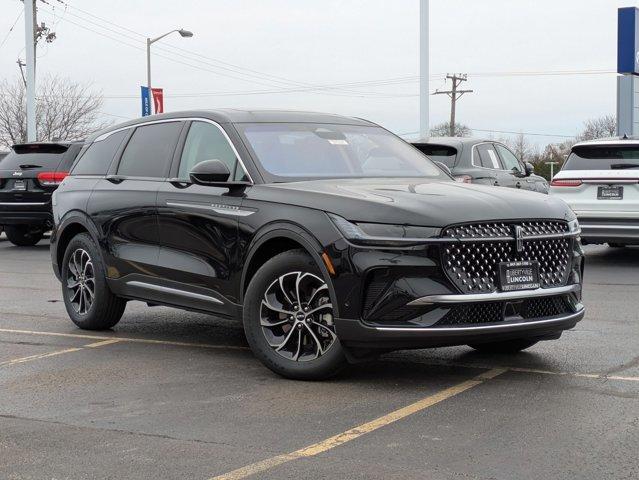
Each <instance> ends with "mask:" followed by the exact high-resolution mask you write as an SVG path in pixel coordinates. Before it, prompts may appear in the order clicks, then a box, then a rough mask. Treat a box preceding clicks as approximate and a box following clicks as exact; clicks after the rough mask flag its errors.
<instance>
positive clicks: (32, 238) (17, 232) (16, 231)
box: [5, 225, 44, 247]
mask: <svg viewBox="0 0 639 480" xmlns="http://www.w3.org/2000/svg"><path fill="white" fill-rule="evenodd" d="M5 233H6V234H7V238H8V239H9V241H10V242H11V243H13V244H14V245H15V246H17V247H33V246H34V245H35V244H36V243H38V242H39V241H40V240H42V236H43V235H44V230H40V229H38V228H34V227H31V226H28V225H11V226H7V227H5Z"/></svg>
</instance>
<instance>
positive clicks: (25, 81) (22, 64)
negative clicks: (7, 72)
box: [16, 58, 27, 88]
mask: <svg viewBox="0 0 639 480" xmlns="http://www.w3.org/2000/svg"><path fill="white" fill-rule="evenodd" d="M16 63H17V64H18V68H19V69H20V75H22V83H23V84H24V88H27V79H26V78H25V77H24V67H26V66H27V64H26V63H24V62H23V61H22V60H21V59H19V58H18V61H17V62H16Z"/></svg>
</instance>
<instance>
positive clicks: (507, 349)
mask: <svg viewBox="0 0 639 480" xmlns="http://www.w3.org/2000/svg"><path fill="white" fill-rule="evenodd" d="M537 342H538V340H529V339H526V338H519V339H515V340H506V341H503V342H489V343H473V344H470V345H468V346H469V347H471V348H474V349H475V350H477V351H479V352H483V353H517V352H521V351H522V350H526V349H527V348H530V347H532V346H533V345H534V344H536V343H537Z"/></svg>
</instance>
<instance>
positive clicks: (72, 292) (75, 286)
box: [66, 248, 95, 315]
mask: <svg viewBox="0 0 639 480" xmlns="http://www.w3.org/2000/svg"><path fill="white" fill-rule="evenodd" d="M68 266H69V270H68V273H67V279H66V287H67V295H68V296H69V302H70V303H71V306H72V307H73V309H74V310H75V311H76V312H77V313H79V314H80V315H85V314H86V313H87V312H88V311H89V310H90V309H91V305H93V300H94V298H95V273H94V271H93V262H92V261H91V256H90V255H89V253H88V252H87V251H86V250H84V249H82V248H78V249H76V250H75V251H74V252H73V253H72V254H71V256H70V257H69V264H68Z"/></svg>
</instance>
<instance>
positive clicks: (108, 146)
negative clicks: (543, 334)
mask: <svg viewBox="0 0 639 480" xmlns="http://www.w3.org/2000/svg"><path fill="white" fill-rule="evenodd" d="M128 134H129V130H122V131H120V132H116V133H112V134H111V135H109V136H108V137H107V138H105V139H104V140H100V141H99V142H93V143H92V144H91V145H90V146H89V148H87V149H86V150H85V151H84V153H83V154H82V156H81V157H80V159H79V160H78V163H77V164H76V166H75V167H74V168H73V171H72V172H71V173H72V175H106V173H107V172H108V170H109V166H110V165H111V162H112V161H113V157H115V154H116V153H117V151H118V149H119V148H120V145H121V144H122V141H123V140H124V139H125V138H126V136H127V135H128Z"/></svg>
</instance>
